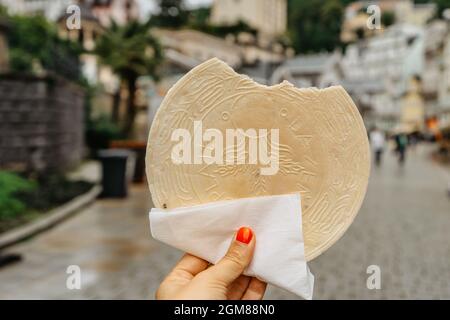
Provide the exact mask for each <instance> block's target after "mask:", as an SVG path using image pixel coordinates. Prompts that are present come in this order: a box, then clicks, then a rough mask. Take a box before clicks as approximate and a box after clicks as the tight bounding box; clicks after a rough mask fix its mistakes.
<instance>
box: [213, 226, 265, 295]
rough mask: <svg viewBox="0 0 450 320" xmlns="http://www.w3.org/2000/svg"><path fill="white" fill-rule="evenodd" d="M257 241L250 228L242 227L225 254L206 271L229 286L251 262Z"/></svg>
mask: <svg viewBox="0 0 450 320" xmlns="http://www.w3.org/2000/svg"><path fill="white" fill-rule="evenodd" d="M255 241H256V239H255V236H254V235H253V231H252V230H251V229H250V228H247V227H242V228H240V229H239V231H238V232H237V233H236V236H235V238H234V239H233V241H232V243H231V245H230V248H229V249H228V252H227V253H226V254H225V256H224V257H223V258H222V259H221V260H220V261H219V262H218V263H217V264H216V265H215V266H213V267H211V268H209V269H208V270H207V271H205V272H206V273H207V274H208V276H210V277H211V280H215V281H219V282H221V283H222V284H223V285H224V286H226V287H228V286H229V285H230V284H231V283H232V282H233V281H234V280H236V279H237V278H238V277H239V276H240V275H241V274H242V273H243V272H244V270H245V268H246V267H247V266H248V265H249V264H250V262H251V260H252V257H253V251H254V249H255Z"/></svg>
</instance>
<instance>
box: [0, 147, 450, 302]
mask: <svg viewBox="0 0 450 320" xmlns="http://www.w3.org/2000/svg"><path fill="white" fill-rule="evenodd" d="M427 153H428V149H425V150H424V149H423V148H420V149H418V150H415V151H411V152H410V154H409V158H408V159H407V163H406V165H405V167H404V168H399V167H398V166H397V164H396V163H395V159H394V158H393V156H392V155H391V154H386V155H385V159H384V160H385V162H384V163H383V166H382V167H381V168H373V170H372V171H373V172H372V176H371V181H370V184H369V190H368V194H367V196H366V199H365V202H364V205H363V208H362V209H361V211H360V213H359V215H358V217H357V218H356V220H355V222H354V223H353V225H352V226H351V227H350V229H349V230H348V232H347V233H346V234H345V235H344V237H343V238H342V239H340V240H339V241H338V242H337V243H336V244H335V245H334V246H333V247H332V248H330V249H329V250H328V251H327V252H326V253H324V254H323V255H322V256H320V257H318V258H316V259H315V260H314V261H312V262H311V263H310V267H311V270H312V272H313V273H314V274H315V276H316V283H315V295H314V297H315V299H411V298H419V299H429V298H447V299H449V298H450V267H449V261H450V236H449V233H450V199H449V198H448V197H447V196H446V193H445V189H446V185H447V182H448V179H449V176H448V173H447V172H446V171H445V170H444V169H442V168H441V167H439V166H438V165H436V164H434V163H432V162H431V161H430V160H427V159H426V156H425V154H427ZM150 207H151V202H150V197H149V194H148V191H147V188H146V186H145V185H143V186H140V187H133V188H132V190H131V195H130V197H129V198H128V199H127V200H125V201H123V200H122V201H121V200H99V201H97V202H95V203H94V204H93V205H92V206H90V207H89V208H87V209H85V210H83V212H81V213H79V214H78V215H76V216H75V217H73V218H71V219H69V220H67V221H66V222H64V223H62V224H60V225H59V226H57V227H55V228H53V229H52V230H50V231H48V232H46V233H44V234H41V235H39V236H37V237H35V238H33V239H31V240H29V241H27V242H24V243H22V244H18V245H16V246H13V247H11V248H9V249H8V250H7V252H14V253H20V254H22V255H23V258H24V259H23V261H22V262H19V263H16V264H12V265H10V266H7V267H4V268H2V269H0V284H1V285H0V299H13V298H16V299H52V298H55V299H80V298H81V299H86V298H87V299H91V298H92V299H108V298H111V299H146V298H153V295H154V292H155V290H156V288H157V286H158V284H159V283H160V282H161V280H162V279H163V277H164V276H165V275H166V273H167V272H168V271H169V270H170V268H171V266H173V264H174V263H175V262H176V261H177V260H178V258H179V257H180V255H181V253H180V252H179V251H177V250H175V249H172V248H170V247H168V246H166V245H163V244H161V243H158V242H157V241H154V240H152V239H151V238H150V233H149V228H148V221H147V213H148V210H149V208H150ZM373 264H374V265H378V266H379V267H380V268H381V279H382V281H381V287H382V288H381V289H380V290H368V289H367V287H366V279H367V277H368V275H367V273H366V269H367V267H368V266H369V265H373ZM69 265H79V266H80V267H81V270H82V289H81V290H68V289H67V288H66V279H67V274H66V268H67V267H68V266H69ZM266 298H268V299H283V298H293V299H295V298H296V297H295V296H293V295H291V294H289V293H286V292H284V291H282V290H280V289H277V288H274V287H270V288H269V290H268V292H267V294H266Z"/></svg>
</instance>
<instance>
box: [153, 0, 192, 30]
mask: <svg viewBox="0 0 450 320" xmlns="http://www.w3.org/2000/svg"><path fill="white" fill-rule="evenodd" d="M158 5H159V10H160V12H159V14H157V15H155V16H153V17H152V22H153V23H154V24H155V25H157V26H160V27H167V28H179V27H182V26H185V25H186V23H187V21H188V18H189V13H188V12H187V11H186V9H185V7H184V1H183V0H158Z"/></svg>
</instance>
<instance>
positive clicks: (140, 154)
mask: <svg viewBox="0 0 450 320" xmlns="http://www.w3.org/2000/svg"><path fill="white" fill-rule="evenodd" d="M110 148H112V149H127V150H131V151H133V152H134V153H135V156H136V161H135V165H134V172H133V182H135V183H142V182H143V181H144V177H145V152H146V149H147V142H145V141H134V140H114V141H111V143H110Z"/></svg>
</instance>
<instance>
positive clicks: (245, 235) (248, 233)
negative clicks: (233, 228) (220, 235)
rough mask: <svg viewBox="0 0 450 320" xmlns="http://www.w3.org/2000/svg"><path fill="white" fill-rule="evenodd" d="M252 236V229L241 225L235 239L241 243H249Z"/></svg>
mask: <svg viewBox="0 0 450 320" xmlns="http://www.w3.org/2000/svg"><path fill="white" fill-rule="evenodd" d="M252 238H253V231H252V229H250V228H248V227H241V228H240V229H239V231H238V232H237V235H236V240H237V241H239V242H242V243H246V244H249V243H250V241H252Z"/></svg>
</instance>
